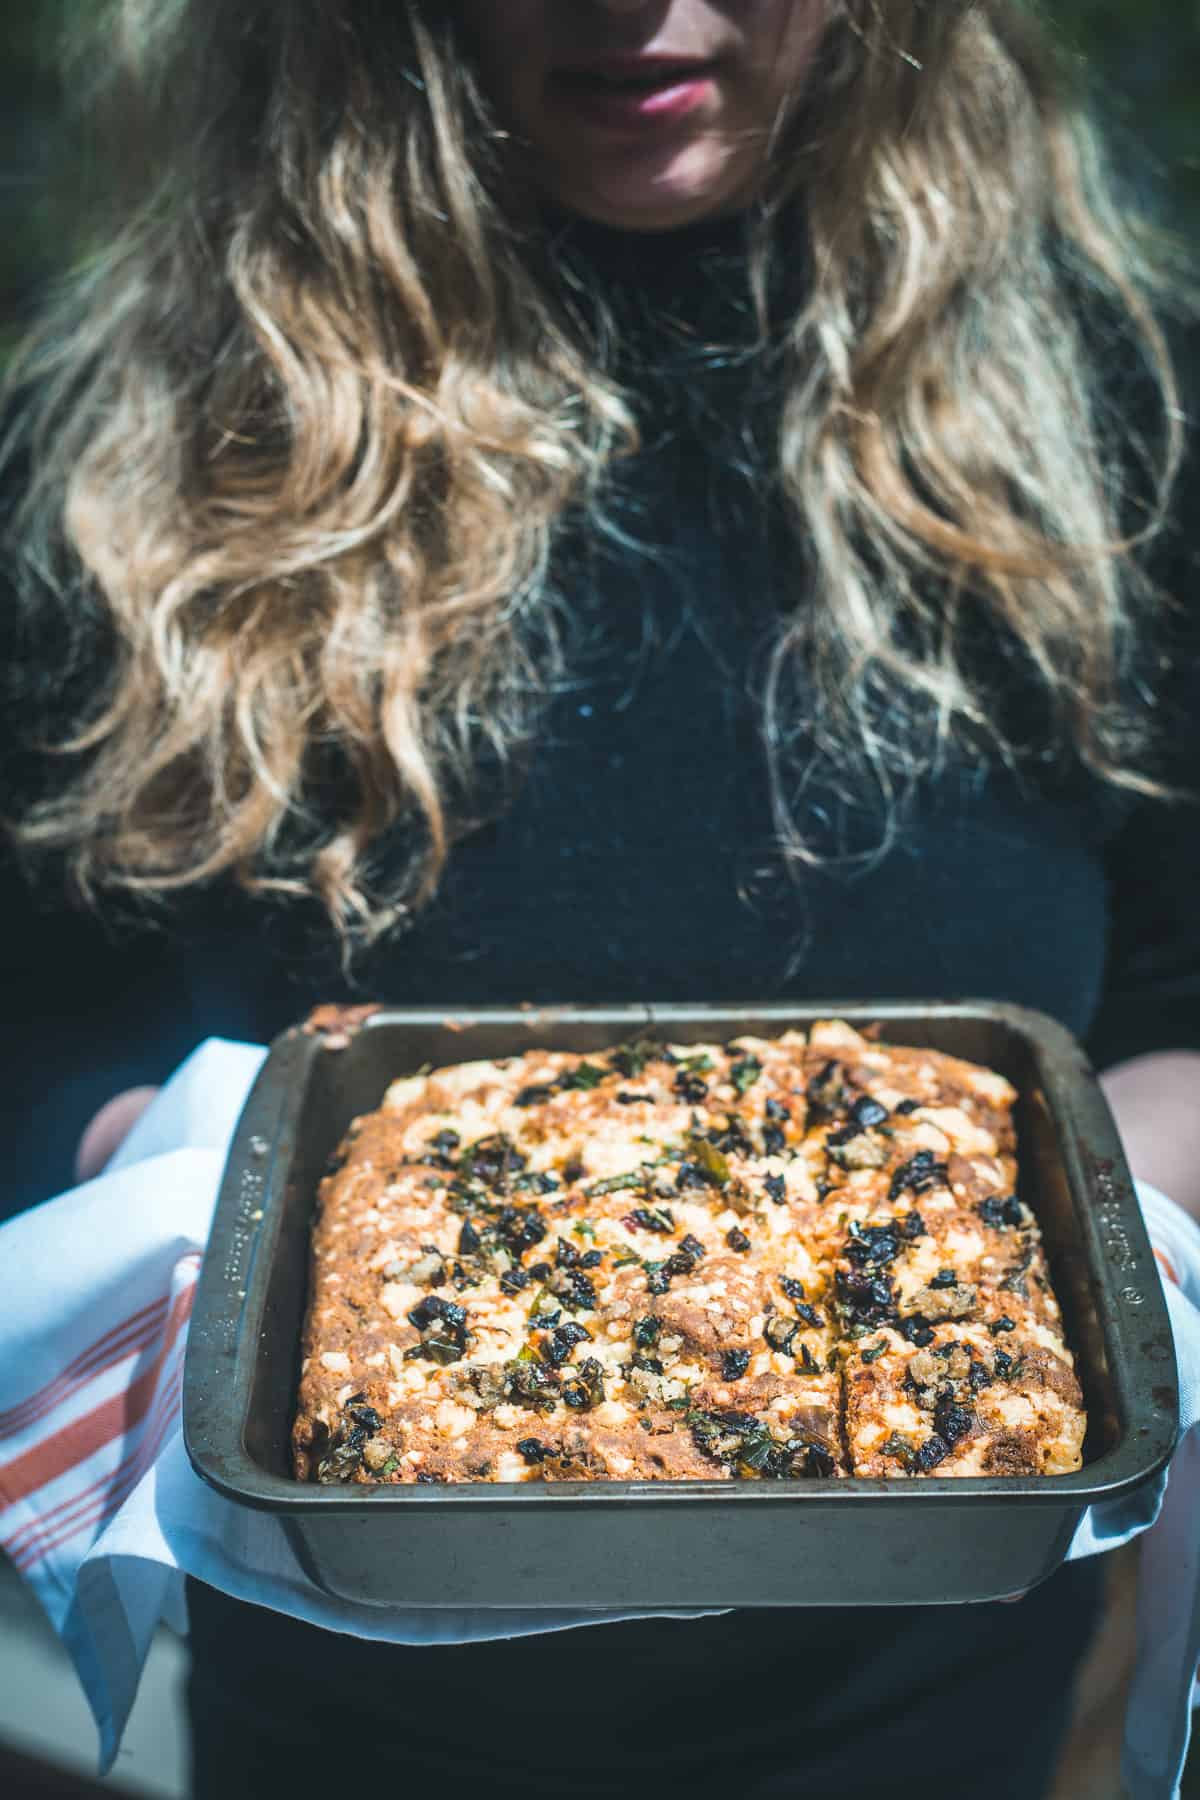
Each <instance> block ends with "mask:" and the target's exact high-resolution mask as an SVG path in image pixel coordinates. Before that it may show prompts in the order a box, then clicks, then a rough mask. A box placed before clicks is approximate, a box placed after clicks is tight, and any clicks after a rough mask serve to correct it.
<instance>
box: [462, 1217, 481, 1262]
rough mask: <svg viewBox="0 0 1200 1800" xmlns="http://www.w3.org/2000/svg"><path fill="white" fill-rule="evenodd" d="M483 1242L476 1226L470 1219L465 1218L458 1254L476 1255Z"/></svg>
mask: <svg viewBox="0 0 1200 1800" xmlns="http://www.w3.org/2000/svg"><path fill="white" fill-rule="evenodd" d="M482 1244H483V1239H482V1238H481V1237H480V1235H479V1232H478V1231H477V1230H476V1228H475V1226H474V1225H472V1223H471V1221H470V1219H464V1221H463V1228H462V1230H461V1231H460V1232H459V1234H458V1254H459V1255H460V1256H474V1255H475V1253H476V1251H477V1250H479V1249H480V1248H481V1246H482Z"/></svg>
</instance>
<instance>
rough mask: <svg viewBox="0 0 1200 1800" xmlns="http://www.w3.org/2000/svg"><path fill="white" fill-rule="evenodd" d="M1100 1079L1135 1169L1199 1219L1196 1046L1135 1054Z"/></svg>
mask: <svg viewBox="0 0 1200 1800" xmlns="http://www.w3.org/2000/svg"><path fill="white" fill-rule="evenodd" d="M1100 1085H1101V1087H1102V1088H1103V1089H1104V1092H1105V1094H1106V1095H1107V1097H1108V1104H1109V1105H1110V1106H1111V1107H1112V1109H1113V1116H1114V1117H1115V1119H1116V1121H1117V1129H1118V1130H1119V1131H1120V1133H1121V1141H1122V1143H1123V1144H1124V1146H1125V1154H1126V1156H1127V1157H1128V1158H1129V1166H1130V1168H1131V1169H1132V1170H1133V1173H1134V1175H1135V1176H1137V1178H1138V1180H1139V1181H1148V1182H1149V1183H1150V1184H1151V1186H1152V1187H1156V1188H1158V1189H1159V1190H1160V1191H1161V1192H1162V1193H1164V1194H1167V1195H1169V1196H1170V1198H1171V1199H1172V1200H1174V1201H1175V1202H1176V1204H1177V1205H1178V1206H1182V1207H1183V1208H1184V1210H1185V1212H1189V1213H1191V1215H1192V1217H1193V1218H1194V1219H1200V1052H1197V1051H1195V1050H1156V1051H1154V1052H1153V1053H1152V1054H1151V1055H1149V1056H1137V1057H1134V1058H1133V1060H1132V1061H1131V1062H1126V1063H1119V1064H1118V1065H1117V1067H1116V1068H1115V1069H1109V1070H1108V1071H1107V1073H1106V1074H1104V1075H1102V1076H1101V1077H1100Z"/></svg>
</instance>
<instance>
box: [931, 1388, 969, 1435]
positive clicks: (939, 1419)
mask: <svg viewBox="0 0 1200 1800" xmlns="http://www.w3.org/2000/svg"><path fill="white" fill-rule="evenodd" d="M933 1423H934V1425H935V1426H936V1428H937V1435H938V1436H939V1437H941V1438H944V1439H945V1441H946V1442H947V1444H950V1445H954V1444H957V1443H958V1442H959V1440H960V1439H961V1438H965V1437H966V1435H967V1433H968V1432H969V1431H970V1429H971V1427H972V1425H973V1424H974V1423H975V1414H974V1413H973V1412H972V1411H971V1409H970V1407H969V1406H959V1404H958V1402H957V1401H956V1400H954V1399H953V1397H952V1396H951V1395H949V1394H943V1395H942V1396H941V1397H940V1398H939V1400H938V1403H937V1405H936V1406H935V1408H934V1411H933Z"/></svg>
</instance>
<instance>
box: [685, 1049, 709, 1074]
mask: <svg viewBox="0 0 1200 1800" xmlns="http://www.w3.org/2000/svg"><path fill="white" fill-rule="evenodd" d="M712 1066H713V1059H712V1057H711V1056H710V1055H709V1053H708V1051H707V1050H701V1051H700V1052H699V1053H698V1054H697V1055H696V1056H681V1057H680V1059H679V1067H680V1068H681V1069H686V1070H687V1071H688V1073H689V1075H704V1074H706V1073H707V1071H708V1070H709V1069H711V1068H712Z"/></svg>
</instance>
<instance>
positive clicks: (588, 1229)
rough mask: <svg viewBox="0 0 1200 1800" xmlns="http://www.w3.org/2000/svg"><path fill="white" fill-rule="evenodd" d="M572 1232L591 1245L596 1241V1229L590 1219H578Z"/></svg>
mask: <svg viewBox="0 0 1200 1800" xmlns="http://www.w3.org/2000/svg"><path fill="white" fill-rule="evenodd" d="M571 1230H572V1231H573V1232H574V1233H575V1234H576V1236H577V1237H582V1238H587V1239H588V1241H589V1243H593V1244H594V1243H595V1241H596V1227H595V1226H594V1225H593V1224H592V1223H591V1222H590V1221H589V1220H588V1219H576V1221H575V1223H574V1225H572V1227H571Z"/></svg>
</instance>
